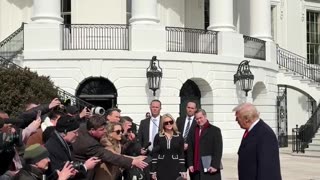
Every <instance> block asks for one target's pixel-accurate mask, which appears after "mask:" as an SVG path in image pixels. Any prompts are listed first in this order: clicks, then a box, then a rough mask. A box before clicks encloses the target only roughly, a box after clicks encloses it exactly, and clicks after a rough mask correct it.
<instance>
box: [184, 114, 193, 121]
mask: <svg viewBox="0 0 320 180" xmlns="http://www.w3.org/2000/svg"><path fill="white" fill-rule="evenodd" d="M190 118H191V120H193V119H194V115H193V116H191V117H190ZM186 120H189V116H186Z"/></svg>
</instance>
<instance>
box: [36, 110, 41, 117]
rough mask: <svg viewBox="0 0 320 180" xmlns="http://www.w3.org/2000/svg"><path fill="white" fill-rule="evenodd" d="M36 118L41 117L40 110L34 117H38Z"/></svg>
mask: <svg viewBox="0 0 320 180" xmlns="http://www.w3.org/2000/svg"><path fill="white" fill-rule="evenodd" d="M38 118H41V111H40V110H38V113H37V118H36V119H38Z"/></svg>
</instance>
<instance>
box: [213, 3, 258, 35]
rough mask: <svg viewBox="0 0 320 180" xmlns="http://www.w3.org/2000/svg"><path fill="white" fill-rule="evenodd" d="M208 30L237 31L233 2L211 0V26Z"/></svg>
mask: <svg viewBox="0 0 320 180" xmlns="http://www.w3.org/2000/svg"><path fill="white" fill-rule="evenodd" d="M256 1H260V0H256ZM208 30H214V31H234V30H235V27H234V25H233V0H210V25H209V27H208Z"/></svg>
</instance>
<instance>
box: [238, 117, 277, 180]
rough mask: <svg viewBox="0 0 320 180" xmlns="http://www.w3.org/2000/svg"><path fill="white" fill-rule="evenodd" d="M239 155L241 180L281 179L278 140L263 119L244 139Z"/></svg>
mask: <svg viewBox="0 0 320 180" xmlns="http://www.w3.org/2000/svg"><path fill="white" fill-rule="evenodd" d="M238 155H239V160H238V174H239V180H271V179H272V180H281V172H280V160H279V146H278V140H277V137H276V135H275V134H274V132H273V130H272V129H271V128H270V127H269V126H268V125H267V124H266V123H265V122H264V121H263V120H260V121H259V122H258V123H257V124H256V125H255V126H254V127H253V128H252V129H251V131H249V134H248V135H247V137H246V138H244V139H242V141H241V145H240V147H239V151H238Z"/></svg>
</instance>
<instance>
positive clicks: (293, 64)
mask: <svg viewBox="0 0 320 180" xmlns="http://www.w3.org/2000/svg"><path fill="white" fill-rule="evenodd" d="M277 56H278V57H277V63H278V65H279V67H280V68H281V69H285V70H288V71H290V72H293V73H294V74H297V75H300V76H302V77H303V78H305V79H309V80H310V81H312V82H316V83H320V68H319V65H317V64H308V61H307V59H306V58H305V57H302V56H300V55H297V54H295V53H292V52H290V51H288V50H286V49H283V48H281V47H279V46H278V47H277ZM319 117H320V104H319V105H318V107H317V108H316V110H315V111H314V113H313V114H312V115H311V117H310V118H309V120H308V121H307V122H306V123H305V124H304V125H302V126H300V127H299V128H298V127H296V128H293V129H292V136H293V141H292V143H293V144H292V148H293V149H292V151H293V152H303V153H304V151H305V148H307V147H308V145H309V143H311V142H312V138H313V137H314V136H315V134H316V133H317V131H318V129H319V127H320V118H319Z"/></svg>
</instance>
